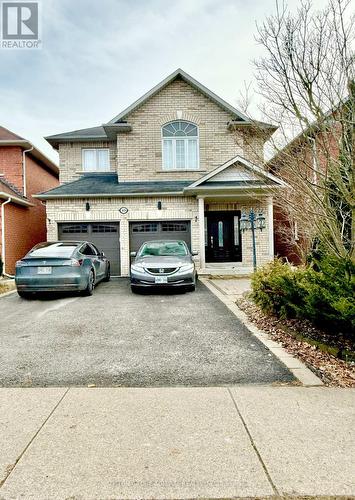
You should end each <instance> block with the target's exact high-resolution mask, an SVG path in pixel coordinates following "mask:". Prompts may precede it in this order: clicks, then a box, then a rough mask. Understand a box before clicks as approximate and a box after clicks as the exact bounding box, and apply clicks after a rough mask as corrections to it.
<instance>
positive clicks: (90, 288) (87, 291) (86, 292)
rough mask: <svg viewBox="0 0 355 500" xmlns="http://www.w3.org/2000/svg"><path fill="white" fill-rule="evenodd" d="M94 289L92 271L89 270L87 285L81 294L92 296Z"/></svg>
mask: <svg viewBox="0 0 355 500" xmlns="http://www.w3.org/2000/svg"><path fill="white" fill-rule="evenodd" d="M94 288H95V275H94V271H93V270H91V271H90V274H89V279H88V284H87V286H86V288H85V290H84V293H83V294H84V295H86V296H89V295H92V294H93V292H94Z"/></svg>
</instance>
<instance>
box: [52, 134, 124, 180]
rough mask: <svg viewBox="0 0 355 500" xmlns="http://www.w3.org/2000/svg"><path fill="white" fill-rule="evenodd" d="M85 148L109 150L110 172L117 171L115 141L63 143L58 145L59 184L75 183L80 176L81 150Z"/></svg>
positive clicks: (81, 171)
mask: <svg viewBox="0 0 355 500" xmlns="http://www.w3.org/2000/svg"><path fill="white" fill-rule="evenodd" d="M86 148H88V149H90V148H109V150H110V171H111V172H116V171H117V146H116V141H99V142H95V143H92V142H65V143H62V144H60V145H59V170H60V174H59V181H60V183H61V184H64V183H66V182H71V181H75V180H76V179H78V178H79V177H80V175H82V173H83V166H82V150H83V149H86Z"/></svg>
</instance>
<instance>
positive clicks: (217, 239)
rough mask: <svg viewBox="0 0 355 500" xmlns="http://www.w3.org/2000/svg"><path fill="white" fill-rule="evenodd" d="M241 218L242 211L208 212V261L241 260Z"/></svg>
mask: <svg viewBox="0 0 355 500" xmlns="http://www.w3.org/2000/svg"><path fill="white" fill-rule="evenodd" d="M239 219H240V211H237V212H234V211H228V212H207V213H206V215H205V250H206V262H240V261H241V260H242V247H241V238H240V230H239Z"/></svg>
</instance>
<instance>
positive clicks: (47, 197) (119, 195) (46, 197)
mask: <svg viewBox="0 0 355 500" xmlns="http://www.w3.org/2000/svg"><path fill="white" fill-rule="evenodd" d="M137 196H138V197H139V196H152V197H155V196H184V193H183V192H182V191H169V192H168V193H167V192H159V193H158V192H153V193H102V194H100V193H94V194H93V193H91V194H90V193H80V194H33V195H32V198H38V199H39V200H51V199H52V200H60V199H62V198H65V199H76V198H129V197H132V198H133V197H137Z"/></svg>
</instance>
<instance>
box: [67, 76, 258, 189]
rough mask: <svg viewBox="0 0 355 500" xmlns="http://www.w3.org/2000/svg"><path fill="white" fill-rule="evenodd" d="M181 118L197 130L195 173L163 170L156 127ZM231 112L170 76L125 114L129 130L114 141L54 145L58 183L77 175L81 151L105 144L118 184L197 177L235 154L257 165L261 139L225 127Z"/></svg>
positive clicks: (80, 170)
mask: <svg viewBox="0 0 355 500" xmlns="http://www.w3.org/2000/svg"><path fill="white" fill-rule="evenodd" d="M177 119H182V120H187V121H191V122H193V123H195V124H196V125H197V126H198V129H199V156H200V170H199V171H175V172H174V171H166V170H163V168H162V138H161V128H162V126H163V125H164V124H166V123H167V122H170V121H173V120H177ZM232 119H233V116H232V115H231V114H229V113H228V112H227V111H224V110H223V109H222V108H221V107H220V106H218V105H217V104H216V103H215V102H213V101H212V100H211V99H209V98H208V97H206V96H205V95H204V94H202V93H201V92H199V91H198V90H196V89H194V88H193V87H191V86H190V85H189V84H188V83H186V82H185V81H183V80H180V79H178V80H174V81H173V82H172V83H170V84H169V85H168V86H167V87H165V88H163V89H162V90H161V91H160V92H158V94H156V95H155V96H153V97H151V98H150V99H149V100H148V101H147V102H145V103H144V105H143V106H141V107H140V108H138V109H136V110H135V111H133V112H132V113H131V114H129V115H128V116H127V117H126V120H127V121H128V122H129V123H130V125H132V131H131V132H125V133H119V134H117V144H116V142H115V141H100V142H95V143H92V142H91V143H89V142H87V143H85V142H82V143H81V142H68V143H62V144H60V145H59V163H60V172H61V174H60V182H61V183H64V182H70V181H72V180H75V179H77V178H78V177H79V176H80V174H81V173H82V149H84V148H90V147H91V148H92V147H95V148H107V147H108V148H110V170H111V171H117V173H118V175H119V180H120V182H124V181H137V180H139V181H144V180H145V181H149V180H151V181H157V180H159V181H168V180H196V179H198V178H199V177H201V176H202V175H203V174H204V173H206V172H208V171H210V170H213V169H214V168H216V167H218V166H219V165H221V164H223V163H225V162H226V161H228V160H230V159H231V158H233V157H234V156H236V155H237V154H239V155H241V156H244V157H245V158H246V159H249V160H251V161H254V162H257V163H260V158H261V157H262V154H263V152H262V150H263V140H262V139H260V137H255V142H253V138H252V137H250V136H248V138H247V140H245V139H244V134H242V133H240V132H239V131H238V130H234V131H232V130H230V129H228V128H227V123H228V122H230V121H231V120H232Z"/></svg>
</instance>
